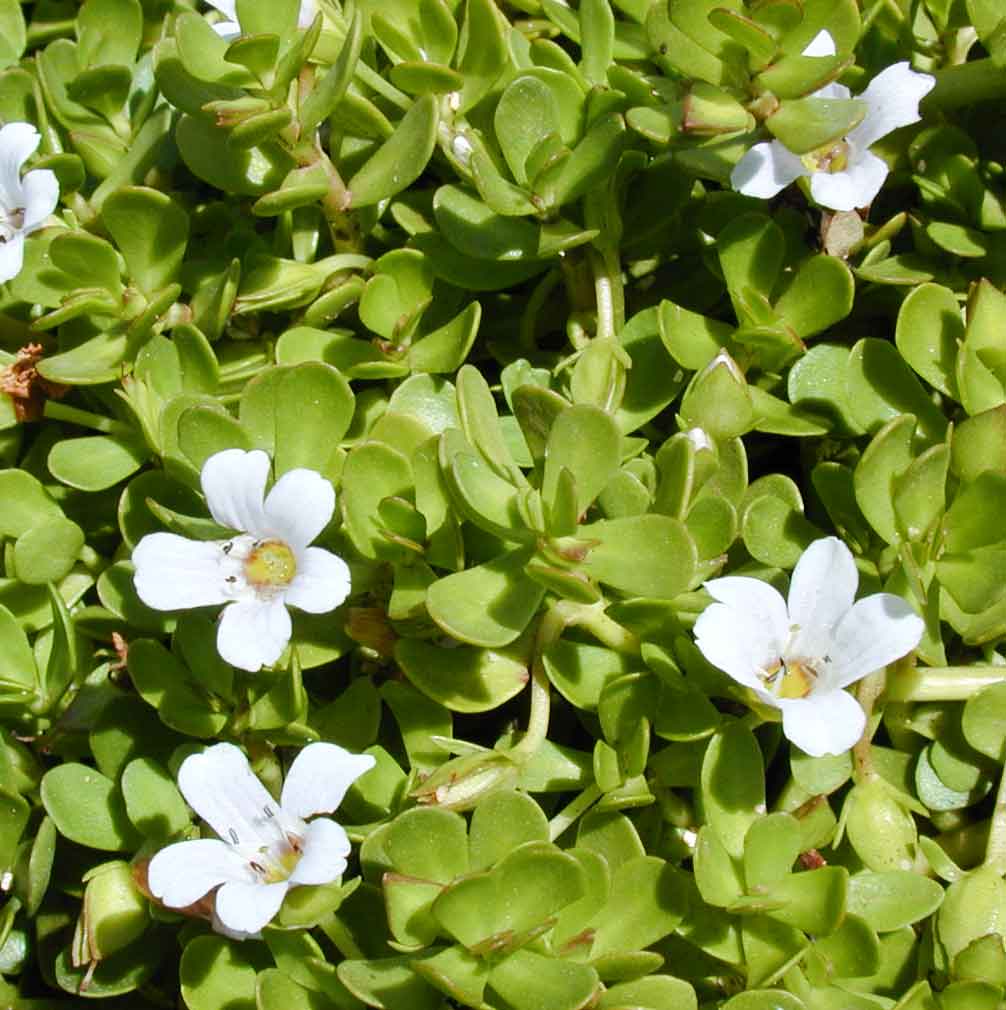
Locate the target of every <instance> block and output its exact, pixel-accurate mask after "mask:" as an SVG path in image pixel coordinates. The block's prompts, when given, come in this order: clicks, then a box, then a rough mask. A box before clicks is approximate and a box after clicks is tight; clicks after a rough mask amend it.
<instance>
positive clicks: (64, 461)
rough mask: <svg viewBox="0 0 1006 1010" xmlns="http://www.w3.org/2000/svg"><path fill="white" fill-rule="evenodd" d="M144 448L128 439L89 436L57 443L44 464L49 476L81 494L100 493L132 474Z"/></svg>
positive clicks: (143, 459) (143, 456)
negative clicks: (46, 464)
mask: <svg viewBox="0 0 1006 1010" xmlns="http://www.w3.org/2000/svg"><path fill="white" fill-rule="evenodd" d="M146 461H147V449H146V446H141V445H140V444H139V443H138V442H137V441H136V440H135V439H134V438H132V437H128V436H127V437H122V436H115V435H90V436H87V437H86V438H71V439H66V440H64V441H62V442H57V443H56V444H55V445H54V446H53V447H52V449H51V450H50V452H49V458H48V460H47V462H48V465H49V470H50V471H51V472H52V475H53V476H54V477H55V478H56V479H57V480H60V481H62V482H63V483H64V484H67V485H69V486H70V487H75V488H78V489H79V490H81V491H103V490H105V488H109V487H113V486H114V485H115V484H118V483H119V482H120V481H123V480H125V479H126V478H127V477H129V476H131V475H132V474H134V473H136V471H137V470H139V469H140V467H141V466H143V464H144V463H145V462H146Z"/></svg>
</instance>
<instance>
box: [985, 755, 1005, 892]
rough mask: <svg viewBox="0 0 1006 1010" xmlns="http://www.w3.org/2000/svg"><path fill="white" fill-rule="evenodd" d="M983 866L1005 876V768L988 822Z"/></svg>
mask: <svg viewBox="0 0 1006 1010" xmlns="http://www.w3.org/2000/svg"><path fill="white" fill-rule="evenodd" d="M985 865H986V866H991V867H992V869H993V870H995V871H996V873H998V874H999V876H1000V877H1001V876H1002V875H1003V874H1006V768H1004V769H1003V773H1002V777H1001V778H1000V779H999V792H998V793H996V805H995V809H994V810H993V811H992V820H991V821H990V822H989V838H988V842H986V844H985Z"/></svg>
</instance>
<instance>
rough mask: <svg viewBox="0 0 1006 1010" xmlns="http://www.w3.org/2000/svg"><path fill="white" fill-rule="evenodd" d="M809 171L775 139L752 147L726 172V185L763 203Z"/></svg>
mask: <svg viewBox="0 0 1006 1010" xmlns="http://www.w3.org/2000/svg"><path fill="white" fill-rule="evenodd" d="M801 175H810V171H809V169H808V168H807V167H806V166H805V165H804V163H803V162H802V161H801V160H800V159H799V158H798V157H797V156H796V155H795V154H793V152H792V151H790V150H789V148H787V147H784V146H783V145H782V144H780V143H779V141H778V140H772V141H769V142H767V143H762V144H755V146H754V147H752V148H751V149H750V150H749V151H747V153H746V154H745V155H744V157H743V158H741V160H740V161H738V162H737V164H736V165H734V170H733V171H732V172H731V173H730V185H731V186H733V188H734V189H736V190H737V191H738V192H739V193H743V194H744V195H745V196H757V197H760V198H761V199H762V200H767V199H768V198H769V197H770V196H775V195H776V193H778V192H779V191H780V190H782V189H785V188H786V187H787V186H788V185H789V184H790V183H791V182H793V181H794V180H796V179H799V178H800V176H801Z"/></svg>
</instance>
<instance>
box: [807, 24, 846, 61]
mask: <svg viewBox="0 0 1006 1010" xmlns="http://www.w3.org/2000/svg"><path fill="white" fill-rule="evenodd" d="M837 52H838V50H837V49H836V48H835V40H834V39H833V38H832V37H831V32H829V31H828V29H827V28H822V29H821V30H820V31H819V32H818V33H817V34H816V35H815V36H814V37H813V38H812V39H811V40H810V42H808V43H807V45H806V46H805V47H804V50H803V52H802V53H800V55H801V56H834V55H835V54H836V53H837Z"/></svg>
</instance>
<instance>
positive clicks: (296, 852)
mask: <svg viewBox="0 0 1006 1010" xmlns="http://www.w3.org/2000/svg"><path fill="white" fill-rule="evenodd" d="M303 851H304V850H303V848H302V847H301V839H300V838H298V837H297V836H296V835H294V834H288V835H287V836H286V838H285V839H284V840H283V841H282V842H280V843H279V844H274V845H270V846H264V847H263V848H261V849H259V854H258V858H256V859H252V860H251V861H250V865H251V868H252V869H253V870H254V871H255V872H256V873H257V874H258V876H259V879H260V880H261V881H262V883H263V884H278V883H279V882H280V881H281V880H287V879H289V877H290V874H291V873H293V871H294V869H295V868H296V866H297V864H298V863H299V862H300V857H301V855H302V854H303Z"/></svg>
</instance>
